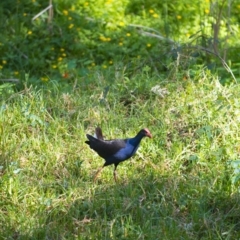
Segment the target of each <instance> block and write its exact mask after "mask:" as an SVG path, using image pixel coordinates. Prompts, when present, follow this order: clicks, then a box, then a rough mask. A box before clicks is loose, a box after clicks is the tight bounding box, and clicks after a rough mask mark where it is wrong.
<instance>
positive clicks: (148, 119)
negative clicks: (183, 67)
mask: <svg viewBox="0 0 240 240" xmlns="http://www.w3.org/2000/svg"><path fill="white" fill-rule="evenodd" d="M97 76H98V75H96V76H92V81H93V82H92V84H91V85H84V84H83V83H82V82H80V81H79V82H78V84H77V86H74V87H72V89H70V88H69V85H68V88H66V89H65V90H64V89H63V86H61V88H60V87H59V86H58V85H55V83H54V82H53V81H52V82H51V81H50V82H49V83H47V84H46V87H43V88H42V89H34V88H32V87H31V88H30V87H26V88H25V90H24V91H22V92H19V93H16V94H12V93H11V91H10V93H11V94H9V95H8V94H7V93H6V95H3V93H4V92H2V93H1V94H2V102H1V112H0V113H1V114H0V122H1V134H0V138H1V148H0V166H1V172H0V173H1V176H0V236H1V239H134V240H135V239H238V238H240V224H239V220H240V213H239V212H240V207H239V200H240V199H239V195H238V191H239V190H238V182H236V184H235V185H233V184H232V180H233V178H234V177H236V172H235V173H234V169H233V168H232V166H231V164H230V163H231V161H234V160H237V159H238V158H239V133H238V128H239V121H240V117H239V116H240V115H239V100H240V97H239V90H240V86H239V85H232V86H225V87H223V86H221V85H220V84H219V83H218V81H217V79H216V77H214V76H211V75H210V74H209V73H206V72H203V71H202V72H201V74H199V76H197V77H196V79H189V80H186V81H184V82H171V81H169V82H165V83H164V82H163V81H160V79H158V78H155V77H149V76H145V75H141V76H140V75H137V76H134V77H133V78H132V79H131V80H129V79H126V78H120V77H119V78H117V79H116V80H115V82H114V83H112V84H110V87H109V91H108V93H107V94H103V93H104V89H105V87H106V86H108V85H109V82H107V80H103V79H100V78H98V77H97ZM93 79H95V80H93ZM89 81H91V79H90V80H89ZM94 81H95V82H94ZM161 82H162V84H160V86H161V87H162V88H166V89H167V90H168V92H169V94H168V95H165V96H164V97H163V98H161V97H159V96H158V95H156V94H154V93H152V92H151V88H152V87H153V86H155V85H156V84H159V83H161ZM97 125H100V126H101V127H102V129H103V133H104V136H105V137H106V138H119V137H122V138H124V137H130V136H134V135H135V134H136V133H137V132H138V131H139V130H140V129H141V128H142V127H148V128H149V129H150V131H151V132H152V134H153V139H144V140H143V141H142V143H141V148H140V149H139V151H138V153H137V154H136V156H135V157H134V158H132V159H131V160H129V161H126V162H124V163H122V164H120V165H119V167H118V177H119V183H118V184H115V182H114V181H113V168H112V166H110V167H106V168H105V169H104V170H103V172H102V174H101V176H100V177H99V179H98V181H97V183H96V184H94V183H93V176H94V173H95V172H96V170H97V169H98V167H100V166H102V164H103V160H102V159H101V158H100V157H98V156H97V155H96V154H95V153H94V152H93V151H92V150H91V149H90V148H89V147H88V146H87V145H86V144H85V143H84V141H85V140H86V137H85V134H86V133H90V134H91V133H93V132H94V128H95V127H96V126H97ZM235 170H236V169H235ZM234 174H235V175H234Z"/></svg>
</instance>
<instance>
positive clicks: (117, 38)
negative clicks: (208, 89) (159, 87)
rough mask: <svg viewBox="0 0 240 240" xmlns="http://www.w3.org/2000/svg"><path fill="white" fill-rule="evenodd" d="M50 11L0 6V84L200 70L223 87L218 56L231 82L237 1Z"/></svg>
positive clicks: (41, 5) (125, 1) (27, 4)
mask: <svg viewBox="0 0 240 240" xmlns="http://www.w3.org/2000/svg"><path fill="white" fill-rule="evenodd" d="M50 5H51V1H49V2H46V1H44V2H43V1H38V0H18V1H15V0H9V1H1V2H0V16H1V17H0V18H1V21H0V29H1V33H2V34H1V35H0V54H1V59H0V78H3V79H5V78H7V79H8V78H16V77H17V78H19V79H21V80H24V78H25V74H26V73H30V76H33V77H31V81H34V83H40V82H44V81H48V80H49V79H50V78H55V79H62V80H68V81H73V80H74V78H75V76H82V77H84V76H86V75H87V74H89V72H91V71H92V70H93V69H94V70H95V69H99V68H100V69H102V70H104V69H106V70H107V69H109V68H110V69H111V68H113V69H114V70H116V69H117V70H118V69H119V68H123V66H126V73H127V74H131V73H133V72H136V71H141V70H142V68H143V67H144V66H149V67H151V69H152V70H153V71H154V72H155V73H156V74H158V75H160V73H163V74H165V76H168V77H169V78H170V79H173V80H175V79H176V78H177V77H179V75H178V73H181V74H180V75H181V76H180V77H182V78H186V77H187V75H188V69H189V68H190V67H191V68H193V69H194V68H195V67H196V66H199V65H201V66H206V67H207V68H208V69H210V70H213V71H218V72H219V74H220V75H221V77H222V79H223V81H225V82H227V81H230V80H231V79H232V78H231V75H230V74H229V73H228V72H227V71H226V69H225V68H224V66H223V64H222V62H221V60H219V56H220V57H221V58H222V59H223V60H224V61H225V63H227V64H228V65H229V67H230V68H231V69H232V71H233V72H234V74H235V76H236V78H238V79H239V76H240V63H239V60H238V59H239V52H240V51H239V48H240V46H239V43H238V39H239V22H240V17H239V9H240V4H238V3H237V1H230V0H229V1H224V0H223V1H208V0H201V1H197V0H191V1H190V0H183V1H181V2H180V1H176V0H173V1H171V2H169V1H167V0H164V1H158V0H152V1H147V0H131V1H129V0H121V1H120V0H117V1H112V0H105V1H103V0H97V1H92V0H90V1H84V0H71V1H70V0H55V1H53V3H52V5H53V7H52V8H51V7H49V6H50ZM47 7H49V8H48V9H47ZM44 10H45V11H44ZM116 63H117V64H116ZM25 80H26V79H25Z"/></svg>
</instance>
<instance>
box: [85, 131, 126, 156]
mask: <svg viewBox="0 0 240 240" xmlns="http://www.w3.org/2000/svg"><path fill="white" fill-rule="evenodd" d="M87 138H88V140H89V141H86V143H87V144H88V145H89V146H90V148H92V149H93V150H94V151H96V152H97V153H98V155H99V156H100V157H102V158H104V159H108V158H110V157H112V156H113V155H114V154H115V153H117V152H118V151H120V150H121V149H122V148H124V147H126V140H122V139H116V140H99V139H96V138H94V137H93V136H91V135H88V134H87Z"/></svg>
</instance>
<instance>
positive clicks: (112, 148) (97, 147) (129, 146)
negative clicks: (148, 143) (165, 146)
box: [85, 127, 152, 182]
mask: <svg viewBox="0 0 240 240" xmlns="http://www.w3.org/2000/svg"><path fill="white" fill-rule="evenodd" d="M95 135H96V137H97V138H95V137H93V136H91V135H89V134H87V135H86V136H87V138H88V141H86V142H85V143H87V144H88V145H89V146H90V148H91V149H93V150H94V151H95V152H97V154H98V155H99V156H100V157H102V158H104V159H105V163H104V165H103V166H102V167H101V168H100V169H99V170H98V171H97V173H96V175H95V177H94V182H95V181H96V179H97V176H98V174H99V173H100V172H101V171H102V169H103V168H104V167H106V166H108V165H111V164H114V166H115V167H114V171H113V175H114V179H115V182H116V181H117V173H116V171H117V166H118V164H119V163H120V162H123V161H125V160H127V159H129V158H130V157H132V156H133V155H134V154H135V153H136V151H137V149H138V147H139V144H140V142H141V140H142V138H143V137H149V138H152V134H151V133H150V131H149V130H148V129H147V128H144V129H142V130H141V131H139V133H138V134H137V135H136V136H135V137H133V138H127V139H115V140H104V139H103V136H102V130H101V128H99V127H97V128H96V130H95Z"/></svg>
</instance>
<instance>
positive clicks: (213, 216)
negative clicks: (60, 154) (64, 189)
mask: <svg viewBox="0 0 240 240" xmlns="http://www.w3.org/2000/svg"><path fill="white" fill-rule="evenodd" d="M78 189H79V191H82V190H83V189H84V192H85V193H84V194H82V196H81V194H78V196H77V197H71V196H66V195H67V194H65V198H66V197H69V198H71V199H74V200H73V201H71V199H70V201H68V202H70V204H67V203H66V204H57V203H56V204H53V205H52V206H49V207H48V208H46V209H45V210H44V211H40V212H39V213H37V214H36V218H39V219H41V222H42V223H41V224H39V225H40V227H39V228H38V229H35V230H34V229H31V230H30V232H29V235H20V234H19V235H18V234H17V230H16V229H15V230H14V229H11V231H12V232H11V233H10V232H9V237H8V238H7V239H73V238H74V237H75V238H78V239H179V236H181V237H182V239H221V238H224V239H236V238H238V237H240V207H239V200H240V199H239V196H238V195H233V196H229V195H228V193H227V191H224V190H221V189H220V188H219V189H217V188H215V189H214V188H210V187H209V186H208V185H204V184H203V183H201V182H200V181H199V179H198V178H197V177H192V176H188V177H187V178H184V177H180V176H176V177H169V176H164V177H157V176H153V175H150V176H144V177H142V178H141V179H138V178H132V179H128V180H127V181H126V182H124V180H120V181H119V183H118V184H115V183H112V184H109V183H108V182H104V181H103V180H99V182H98V183H97V184H93V183H92V182H82V183H79V185H78V186H76V189H75V190H74V191H78ZM61 200H62V199H61V196H59V198H58V201H61ZM54 205H55V206H54ZM4 236H6V235H4ZM160 236H161V237H160ZM219 237H220V238H219Z"/></svg>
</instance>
